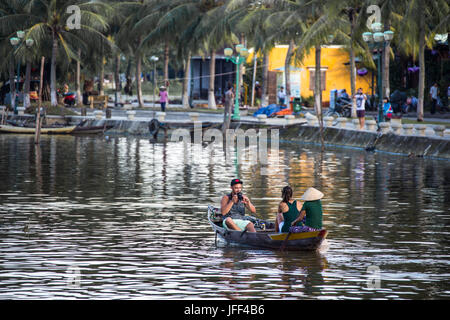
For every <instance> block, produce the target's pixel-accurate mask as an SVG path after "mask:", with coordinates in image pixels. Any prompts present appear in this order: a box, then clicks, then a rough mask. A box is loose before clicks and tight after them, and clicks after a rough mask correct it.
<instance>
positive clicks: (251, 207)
mask: <svg viewBox="0 0 450 320" xmlns="http://www.w3.org/2000/svg"><path fill="white" fill-rule="evenodd" d="M243 202H244V204H245V207H246V208H247V209H248V210H250V212H251V213H253V214H255V213H256V208H255V206H254V205H253V203H252V202H251V201H250V199H249V198H248V197H247V196H243Z"/></svg>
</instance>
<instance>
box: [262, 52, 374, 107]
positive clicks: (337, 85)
mask: <svg viewBox="0 0 450 320" xmlns="http://www.w3.org/2000/svg"><path fill="white" fill-rule="evenodd" d="M287 50H288V46H287V45H279V46H276V47H275V48H274V49H273V50H272V51H271V52H270V56H269V71H276V69H278V68H283V67H284V62H285V60H286V54H287ZM293 60H294V59H293ZM349 61H350V55H349V53H348V52H347V51H346V50H345V49H343V48H342V47H340V46H328V47H322V54H321V67H322V70H326V90H325V91H324V92H323V101H324V102H328V101H329V100H330V90H332V89H338V90H339V89H346V90H347V93H348V94H349V95H350V94H351V85H350V65H345V63H348V62H349ZM315 65H316V64H315V50H314V49H311V50H310V51H309V52H308V53H307V54H306V56H305V58H304V60H303V62H302V63H301V64H298V65H295V62H294V61H293V62H292V66H295V67H296V68H300V69H301V71H300V72H299V73H300V77H301V79H300V88H301V89H300V91H301V92H300V94H301V96H302V97H305V98H306V97H309V96H312V95H313V94H314V93H313V91H312V90H310V70H314V68H315ZM357 67H358V66H357ZM279 72H280V73H282V74H283V73H284V72H283V71H279ZM278 78H279V79H280V77H278ZM281 79H284V74H283V77H282V78H281ZM279 81H280V80H279ZM277 85H278V86H280V85H282V83H278V84H277ZM371 86H372V74H371V72H368V73H367V74H366V75H365V76H359V75H356V89H358V88H362V89H363V91H364V93H366V94H371V92H372V91H371ZM313 87H314V84H313Z"/></svg>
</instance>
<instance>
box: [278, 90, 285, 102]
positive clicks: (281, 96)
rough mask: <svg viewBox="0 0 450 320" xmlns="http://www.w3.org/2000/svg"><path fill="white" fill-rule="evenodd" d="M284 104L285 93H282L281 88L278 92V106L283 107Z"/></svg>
mask: <svg viewBox="0 0 450 320" xmlns="http://www.w3.org/2000/svg"><path fill="white" fill-rule="evenodd" d="M285 102H286V92H285V91H284V87H283V86H281V87H280V90H279V91H278V104H279V105H280V106H284V103H285Z"/></svg>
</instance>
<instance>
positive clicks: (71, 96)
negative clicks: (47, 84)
mask: <svg viewBox="0 0 450 320" xmlns="http://www.w3.org/2000/svg"><path fill="white" fill-rule="evenodd" d="M58 95H59V96H60V97H61V98H62V99H63V103H64V106H66V107H73V106H74V105H75V103H76V98H77V94H76V93H75V92H66V93H62V92H61V91H60V90H58Z"/></svg>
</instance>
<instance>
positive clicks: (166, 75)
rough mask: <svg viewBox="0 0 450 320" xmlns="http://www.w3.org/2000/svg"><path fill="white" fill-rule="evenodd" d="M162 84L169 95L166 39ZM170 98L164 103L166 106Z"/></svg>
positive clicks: (167, 46) (167, 44) (167, 45)
mask: <svg viewBox="0 0 450 320" xmlns="http://www.w3.org/2000/svg"><path fill="white" fill-rule="evenodd" d="M164 85H165V86H166V91H167V97H169V86H170V84H169V43H168V42H167V41H166V43H165V46H164ZM169 103H170V98H169V99H168V101H167V103H166V108H167V107H168V106H169Z"/></svg>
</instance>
